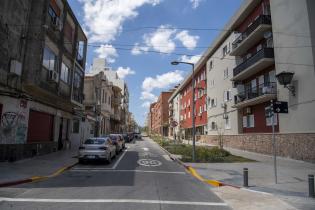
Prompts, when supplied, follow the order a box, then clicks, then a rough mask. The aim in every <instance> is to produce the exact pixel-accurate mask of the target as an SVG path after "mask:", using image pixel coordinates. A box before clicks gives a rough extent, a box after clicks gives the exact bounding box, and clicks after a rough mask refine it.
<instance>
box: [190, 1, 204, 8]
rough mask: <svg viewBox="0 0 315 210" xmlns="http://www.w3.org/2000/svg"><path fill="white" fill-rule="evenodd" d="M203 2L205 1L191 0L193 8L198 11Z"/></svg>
mask: <svg viewBox="0 0 315 210" xmlns="http://www.w3.org/2000/svg"><path fill="white" fill-rule="evenodd" d="M202 1H204V0H190V2H191V3H192V8H193V9H197V8H198V7H199V5H200V3H201V2H202Z"/></svg>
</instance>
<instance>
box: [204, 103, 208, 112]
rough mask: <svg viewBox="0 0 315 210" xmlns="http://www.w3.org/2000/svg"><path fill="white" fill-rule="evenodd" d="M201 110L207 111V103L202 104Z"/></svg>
mask: <svg viewBox="0 0 315 210" xmlns="http://www.w3.org/2000/svg"><path fill="white" fill-rule="evenodd" d="M203 111H204V112H206V111H207V104H204V105H203Z"/></svg>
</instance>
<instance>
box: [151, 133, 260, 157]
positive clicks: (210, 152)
mask: <svg viewBox="0 0 315 210" xmlns="http://www.w3.org/2000/svg"><path fill="white" fill-rule="evenodd" d="M151 138H152V139H153V140H154V141H155V142H157V143H158V144H159V145H160V146H162V147H163V148H164V149H166V150H167V151H169V152H170V153H172V154H175V155H181V157H182V158H181V160H182V161H183V162H192V145H187V144H175V142H174V141H168V140H167V139H165V138H163V137H160V136H151ZM196 162H198V163H235V162H255V161H253V160H250V159H247V158H244V157H240V156H235V155H232V154H231V153H230V152H229V151H226V150H224V149H220V148H218V147H206V146H196Z"/></svg>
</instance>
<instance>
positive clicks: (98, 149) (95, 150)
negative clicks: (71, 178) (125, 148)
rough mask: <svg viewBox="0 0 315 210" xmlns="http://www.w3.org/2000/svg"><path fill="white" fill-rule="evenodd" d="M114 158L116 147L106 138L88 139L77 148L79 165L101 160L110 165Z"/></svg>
mask: <svg viewBox="0 0 315 210" xmlns="http://www.w3.org/2000/svg"><path fill="white" fill-rule="evenodd" d="M115 156H116V146H115V145H114V144H113V142H112V140H111V139H110V138H108V137H104V138H89V139H87V140H86V141H85V142H84V143H83V144H82V145H81V146H80V147H79V163H83V162H85V161H87V160H102V161H107V162H108V163H110V162H111V161H112V158H113V157H115Z"/></svg>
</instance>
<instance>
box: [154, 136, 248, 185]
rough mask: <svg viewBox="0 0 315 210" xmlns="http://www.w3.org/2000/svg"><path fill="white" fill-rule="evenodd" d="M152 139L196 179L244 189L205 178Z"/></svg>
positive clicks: (210, 183) (211, 183)
mask: <svg viewBox="0 0 315 210" xmlns="http://www.w3.org/2000/svg"><path fill="white" fill-rule="evenodd" d="M149 139H150V140H151V141H153V142H154V143H155V144H157V145H158V146H159V147H160V148H161V149H162V150H163V151H164V152H165V153H166V154H167V155H168V156H169V157H170V158H171V160H173V161H175V162H177V163H178V164H180V165H181V166H183V167H184V168H185V169H186V170H187V172H188V173H190V174H191V175H192V176H193V177H195V178H196V179H198V180H199V181H201V182H204V183H206V184H209V185H211V186H213V187H223V186H229V187H234V188H237V189H242V187H240V186H236V185H231V184H226V183H223V182H220V181H218V180H211V179H205V178H203V177H202V176H201V175H200V174H198V172H197V171H196V169H194V168H193V167H191V166H187V165H186V164H185V163H183V162H182V161H181V160H179V159H178V158H176V157H174V156H173V155H172V154H171V153H170V152H169V151H167V150H166V149H164V148H163V147H162V146H161V145H159V144H158V143H156V142H155V141H154V140H153V139H151V138H149Z"/></svg>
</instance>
